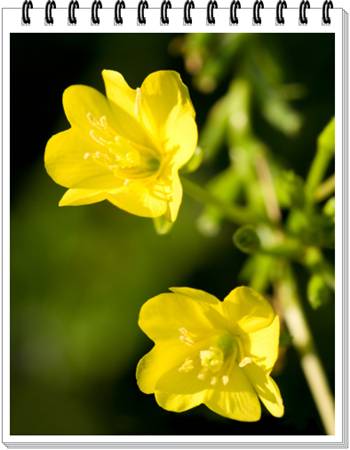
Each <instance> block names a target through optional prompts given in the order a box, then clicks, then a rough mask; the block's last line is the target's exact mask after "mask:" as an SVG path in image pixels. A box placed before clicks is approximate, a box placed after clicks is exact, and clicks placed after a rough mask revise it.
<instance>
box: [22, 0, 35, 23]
mask: <svg viewBox="0 0 350 450" xmlns="http://www.w3.org/2000/svg"><path fill="white" fill-rule="evenodd" d="M32 8H33V3H32V1H31V0H25V1H24V2H23V5H22V23H23V25H30V17H29V10H30V9H32Z"/></svg>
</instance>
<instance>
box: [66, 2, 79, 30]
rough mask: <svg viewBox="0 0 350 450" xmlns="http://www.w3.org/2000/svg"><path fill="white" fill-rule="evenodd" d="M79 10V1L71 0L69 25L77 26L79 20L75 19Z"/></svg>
mask: <svg viewBox="0 0 350 450" xmlns="http://www.w3.org/2000/svg"><path fill="white" fill-rule="evenodd" d="M76 9H79V3H78V0H71V1H70V2H69V5H68V24H69V25H76V24H77V18H76V17H75V10H76Z"/></svg>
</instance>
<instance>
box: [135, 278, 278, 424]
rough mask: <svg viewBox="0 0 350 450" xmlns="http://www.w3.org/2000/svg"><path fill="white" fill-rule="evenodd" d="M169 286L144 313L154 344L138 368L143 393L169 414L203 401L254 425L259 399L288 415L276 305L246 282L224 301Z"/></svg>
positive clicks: (145, 326)
mask: <svg viewBox="0 0 350 450" xmlns="http://www.w3.org/2000/svg"><path fill="white" fill-rule="evenodd" d="M170 290H171V291H172V292H173V293H166V294H160V295H158V296H156V297H154V298H152V299H150V300H148V301H147V302H146V303H145V304H144V305H143V306H142V309H141V312H140V318H139V325H140V327H141V329H142V330H143V331H144V332H145V333H146V334H147V335H148V336H149V337H150V338H151V339H152V340H153V341H154V342H155V346H154V347H153V349H152V350H151V351H150V352H149V353H147V354H146V355H145V356H144V357H143V358H142V359H141V360H140V361H139V363H138V366H137V370H136V378H137V383H138V386H139V388H140V389H141V391H142V392H144V393H146V394H152V393H153V394H154V395H155V398H156V401H157V403H158V404H159V405H160V406H161V407H162V408H164V409H166V410H169V411H175V412H182V411H186V410H188V409H190V408H193V407H195V406H198V405H199V404H201V403H204V404H205V405H206V406H207V407H208V408H209V409H211V410H212V411H214V412H216V413H217V414H220V415H222V416H225V417H228V418H230V419H235V420H241V421H249V422H251V421H256V420H259V419H260V415H261V407H260V403H259V400H258V399H260V400H261V402H262V403H263V404H264V405H265V407H266V408H267V409H268V410H269V412H270V413H271V414H272V415H274V416H276V417H281V416H282V415H283V413H284V406H283V402H282V398H281V394H280V391H279V389H278V386H277V384H276V383H275V382H274V380H273V379H272V378H271V376H270V372H271V370H272V367H273V365H274V364H275V361H276V359H277V356H278V340H279V318H278V316H277V315H276V314H275V313H274V311H273V309H272V307H271V306H270V304H269V303H268V302H267V301H266V300H265V299H264V298H263V297H262V296H261V295H260V294H258V293H257V292H255V291H254V290H253V289H250V288H247V287H238V288H236V289H234V290H233V291H231V293H230V294H229V295H228V296H227V297H226V298H225V300H224V301H223V302H221V301H219V300H218V299H217V298H216V297H214V296H213V295H210V294H207V293H206V292H204V291H200V290H197V289H191V288H186V287H182V288H172V289H170Z"/></svg>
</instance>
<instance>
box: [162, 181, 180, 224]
mask: <svg viewBox="0 0 350 450" xmlns="http://www.w3.org/2000/svg"><path fill="white" fill-rule="evenodd" d="M169 187H170V189H171V198H170V200H169V201H168V202H167V209H166V212H165V217H166V219H168V220H169V221H170V222H175V220H176V218H177V215H178V212H179V209H180V205H181V201H182V185H181V181H180V178H179V175H178V173H177V172H176V173H174V174H173V175H172V177H171V182H170V183H169Z"/></svg>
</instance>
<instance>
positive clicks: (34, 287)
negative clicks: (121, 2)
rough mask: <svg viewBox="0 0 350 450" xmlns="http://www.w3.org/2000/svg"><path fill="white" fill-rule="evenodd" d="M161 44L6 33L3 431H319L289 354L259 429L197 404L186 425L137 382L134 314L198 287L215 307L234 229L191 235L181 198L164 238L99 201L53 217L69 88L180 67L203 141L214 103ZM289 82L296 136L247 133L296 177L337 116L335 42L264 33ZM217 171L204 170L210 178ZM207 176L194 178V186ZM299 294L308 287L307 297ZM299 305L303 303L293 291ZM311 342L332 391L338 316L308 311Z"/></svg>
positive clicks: (228, 273) (234, 254)
mask: <svg viewBox="0 0 350 450" xmlns="http://www.w3.org/2000/svg"><path fill="white" fill-rule="evenodd" d="M173 37H174V36H171V35H167V34H161V35H160V34H157V35H156V34H143V35H142V34H133V35H129V34H74V35H73V34H70V35H68V34H51V33H50V34H44V35H40V34H14V35H12V36H11V434H91V435H94V434H112V435H113V434H117V435H118V434H194V435H196V434H224V435H236V434H246V435H253V434H322V433H323V429H322V426H321V423H320V420H319V417H318V414H317V411H316V409H315V405H314V403H313V400H312V398H311V396H310V393H309V390H308V388H307V386H306V383H305V380H304V377H303V375H302V372H301V369H300V366H299V363H298V359H297V356H296V354H295V352H294V350H293V349H292V348H289V349H287V351H286V353H285V354H284V357H283V360H282V362H281V364H280V369H279V373H277V374H276V375H275V377H276V379H277V381H278V384H279V386H280V388H281V391H282V395H283V398H284V401H285V405H286V413H285V416H284V417H283V418H282V419H275V418H273V417H272V416H270V415H268V414H267V413H266V414H264V415H263V418H262V420H261V421H260V422H258V423H254V424H247V423H240V422H235V421H230V420H228V419H225V418H222V417H219V416H217V415H215V414H214V413H211V412H209V411H208V410H207V409H206V408H205V407H199V408H196V409H194V410H192V411H189V412H187V413H183V414H176V413H170V412H166V411H164V410H162V409H161V408H159V407H158V406H157V405H156V403H155V401H154V398H153V396H147V395H144V394H142V393H141V392H140V391H139V390H138V388H137V386H136V382H135V375H134V373H135V367H136V364H137V362H138V360H139V358H140V357H141V356H142V355H143V354H144V353H145V352H146V351H148V350H149V349H150V348H151V342H150V341H149V340H148V339H147V338H146V337H145V336H144V335H143V334H142V332H141V331H140V330H139V329H138V327H137V319H138V311H139V308H140V307H141V305H142V304H143V303H144V302H145V301H146V300H147V299H148V298H150V297H151V296H153V295H156V294H158V293H160V292H163V291H166V290H167V288H168V287H169V286H191V287H197V288H201V289H205V290H207V291H209V292H211V293H213V294H215V295H217V296H218V297H219V298H223V297H224V296H225V295H226V294H227V293H228V292H229V291H230V290H231V289H232V288H233V287H235V286H236V285H237V284H239V280H238V273H239V270H240V267H241V265H242V263H243V261H244V260H245V256H244V255H242V254H241V253H240V252H239V251H238V250H237V249H235V248H234V247H233V245H232V240H231V236H232V228H231V226H228V225H226V226H225V227H224V229H223V232H222V233H221V234H220V236H219V237H217V238H215V239H210V238H206V237H203V236H201V235H200V234H199V232H198V231H197V228H196V223H195V220H196V218H197V217H198V214H199V212H200V207H199V206H198V205H196V204H194V203H193V202H192V201H191V200H189V199H188V198H186V197H185V198H184V202H183V204H182V207H181V210H180V214H179V218H178V220H177V222H176V224H175V226H174V228H173V231H172V233H171V234H170V235H167V236H164V237H159V236H157V235H156V234H155V232H154V230H153V226H152V223H151V221H150V220H147V219H141V218H138V217H136V216H131V215H128V214H126V213H124V212H122V211H119V210H118V209H116V208H114V207H113V206H111V205H109V204H107V203H106V202H104V203H101V204H96V205H91V206H82V207H74V208H58V206H57V203H58V200H59V198H60V197H61V196H62V194H63V192H64V189H63V188H61V187H59V186H57V185H56V184H55V183H54V182H53V181H52V180H51V179H50V178H49V177H48V176H47V174H46V172H45V169H44V167H43V154H44V149H45V144H46V142H47V140H48V139H49V137H50V136H51V135H52V134H54V133H56V132H58V131H60V130H63V129H65V128H66V127H67V126H68V124H67V122H66V119H65V117H64V113H63V109H62V103H61V96H62V92H63V90H64V89H65V88H66V87H67V86H69V85H71V84H88V85H91V86H95V87H97V88H98V89H99V90H101V91H103V85H102V79H101V75H100V74H101V70H102V69H104V68H108V69H115V70H118V71H120V72H121V73H123V74H124V76H125V78H126V79H127V80H128V82H129V83H130V85H131V86H133V87H136V86H137V85H140V84H141V82H142V80H143V78H144V77H145V76H146V75H147V74H149V73H150V72H152V71H155V70H159V69H167V68H168V69H175V70H178V71H179V72H180V73H181V76H182V77H183V79H184V81H185V82H186V84H188V86H189V88H190V92H191V96H192V99H193V103H194V106H195V109H196V111H197V115H198V125H199V130H200V129H201V126H202V124H203V122H204V119H205V117H206V115H207V113H208V111H209V109H210V107H211V105H212V104H213V103H214V102H215V100H216V99H217V98H218V97H219V96H220V95H222V93H223V92H225V90H226V88H227V82H228V81H229V80H224V81H223V82H222V84H221V85H220V87H219V89H218V91H217V92H214V93H213V94H210V95H204V94H202V93H200V92H198V91H196V90H195V89H194V87H193V86H192V85H191V78H190V76H189V75H188V74H186V72H185V70H184V67H183V62H182V59H181V58H180V57H175V56H173V55H172V54H171V52H169V43H170V42H171V40H172V39H173ZM261 43H262V45H266V46H267V47H271V48H273V49H274V52H275V54H276V55H278V57H279V59H280V62H281V64H282V65H283V67H284V70H285V73H286V74H287V78H288V79H287V80H286V81H289V82H298V83H301V84H303V85H304V86H305V88H306V95H305V97H304V98H303V99H301V100H299V101H298V102H295V107H296V108H297V109H298V110H299V111H300V112H301V113H302V115H303V117H304V122H303V127H302V130H301V132H300V134H299V135H298V136H297V137H294V138H293V137H288V138H287V137H286V136H284V135H282V134H281V133H279V132H277V131H275V130H272V129H271V127H270V126H269V125H267V124H266V123H265V122H264V121H263V120H262V119H261V118H257V119H256V120H255V127H256V131H257V132H258V133H259V136H260V137H261V138H262V139H263V140H265V141H266V142H267V143H268V144H269V146H270V148H271V149H272V151H274V152H275V153H276V156H277V157H278V158H279V159H281V160H283V161H284V162H285V166H286V167H287V168H293V169H295V170H296V171H297V172H298V173H299V174H300V175H305V173H306V170H307V168H308V166H309V164H310V161H311V160H312V157H313V154H314V150H315V140H316V137H317V135H318V133H319V132H320V131H321V129H322V127H323V126H324V125H325V124H326V123H327V121H328V120H329V118H330V117H331V116H332V115H333V114H334V37H333V35H330V34H329V35H328V34H323V35H314V34H274V35H272V34H271V35H268V34H267V35H261ZM213 170H215V167H214V168H211V170H210V171H211V172H212V171H213ZM207 174H208V171H206V169H205V168H204V169H201V171H200V176H202V177H203V178H205V177H206V175H207ZM303 290H305V286H303ZM302 293H303V294H305V292H304V291H303V292H302ZM306 309H307V313H308V315H309V318H310V322H311V325H312V328H313V331H314V335H315V340H316V345H317V347H318V349H319V351H320V356H321V358H322V361H323V363H324V365H325V368H326V371H327V375H328V377H329V380H330V382H331V384H332V383H333V382H334V326H333V324H334V310H333V309H334V308H333V304H329V305H326V306H325V307H323V308H322V309H320V310H318V311H317V312H312V314H311V311H310V309H309V308H308V306H307V305H306Z"/></svg>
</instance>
